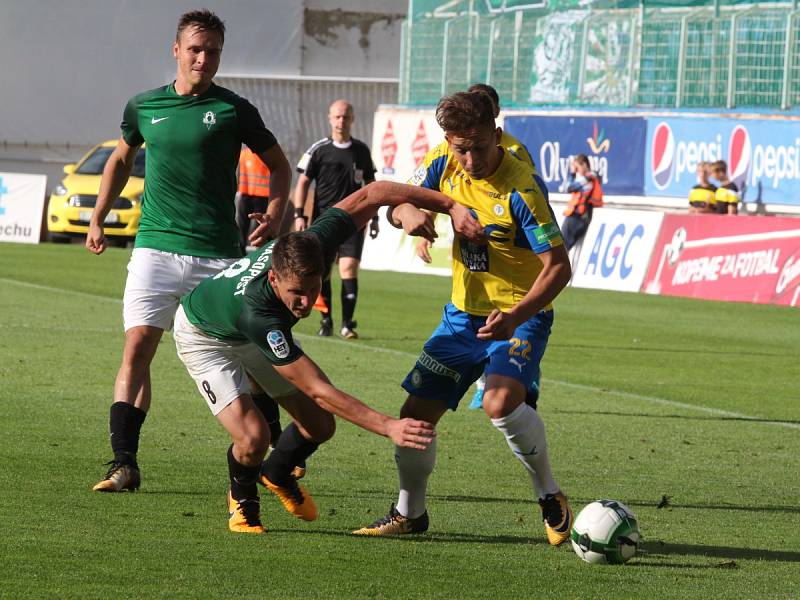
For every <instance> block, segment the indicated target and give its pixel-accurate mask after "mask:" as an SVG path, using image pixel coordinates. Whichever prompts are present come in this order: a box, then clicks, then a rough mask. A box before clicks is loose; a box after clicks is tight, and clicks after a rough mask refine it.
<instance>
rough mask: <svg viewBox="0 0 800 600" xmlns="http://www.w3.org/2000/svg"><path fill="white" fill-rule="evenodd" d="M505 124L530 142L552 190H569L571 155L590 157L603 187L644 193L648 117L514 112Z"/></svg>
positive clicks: (609, 190) (622, 192) (624, 192)
mask: <svg viewBox="0 0 800 600" xmlns="http://www.w3.org/2000/svg"><path fill="white" fill-rule="evenodd" d="M503 128H504V129H505V130H506V131H508V132H509V133H510V134H511V135H513V136H514V137H516V138H517V139H518V140H520V141H521V142H522V143H523V144H525V145H526V146H527V147H528V152H530V154H531V157H533V160H534V162H535V163H536V168H537V169H538V171H539V173H540V175H541V176H542V179H544V181H545V183H546V184H547V189H548V190H549V191H551V192H565V191H566V189H567V185H569V174H570V170H571V165H570V163H571V159H572V158H573V157H574V156H575V155H577V154H585V155H586V156H587V157H588V158H589V162H590V163H591V165H592V170H593V171H595V172H596V173H597V174H598V175H599V176H600V178H601V180H602V183H603V192H604V193H606V194H618V195H632V196H642V195H644V179H645V173H644V165H645V162H644V157H645V140H646V122H645V119H644V118H642V117H602V116H598V117H561V116H547V115H530V116H509V117H506V118H505V119H504V125H503Z"/></svg>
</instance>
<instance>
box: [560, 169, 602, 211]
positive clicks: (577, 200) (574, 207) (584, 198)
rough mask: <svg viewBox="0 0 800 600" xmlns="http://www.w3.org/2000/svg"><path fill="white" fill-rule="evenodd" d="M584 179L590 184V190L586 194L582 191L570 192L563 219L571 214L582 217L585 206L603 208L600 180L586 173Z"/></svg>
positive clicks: (592, 174)
mask: <svg viewBox="0 0 800 600" xmlns="http://www.w3.org/2000/svg"><path fill="white" fill-rule="evenodd" d="M586 179H588V180H589V181H591V182H592V189H591V190H589V191H588V192H587V191H584V190H577V191H575V192H572V196H571V197H570V199H569V203H568V204H567V208H566V209H565V210H564V216H565V217H569V216H570V215H573V214H577V215H578V216H583V215H584V214H585V213H586V207H587V206H593V207H594V208H600V207H601V206H603V186H602V185H600V178H599V177H597V175H595V174H594V173H587V175H586Z"/></svg>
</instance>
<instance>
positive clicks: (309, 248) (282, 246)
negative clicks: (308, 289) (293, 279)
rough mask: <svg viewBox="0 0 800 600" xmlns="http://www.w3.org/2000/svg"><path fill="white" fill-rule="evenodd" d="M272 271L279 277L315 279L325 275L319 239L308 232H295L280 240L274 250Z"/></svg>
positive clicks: (283, 236)
mask: <svg viewBox="0 0 800 600" xmlns="http://www.w3.org/2000/svg"><path fill="white" fill-rule="evenodd" d="M272 270H273V271H275V273H276V274H277V275H278V277H281V278H283V277H286V276H291V275H294V276H297V277H303V278H304V277H313V276H315V275H319V276H320V277H322V275H323V274H324V273H325V260H324V259H323V257H322V246H321V245H320V243H319V238H317V236H316V235H315V234H313V233H309V232H307V231H295V232H293V233H287V234H286V235H282V236H281V237H279V238H278V241H277V242H275V245H274V246H273V248H272Z"/></svg>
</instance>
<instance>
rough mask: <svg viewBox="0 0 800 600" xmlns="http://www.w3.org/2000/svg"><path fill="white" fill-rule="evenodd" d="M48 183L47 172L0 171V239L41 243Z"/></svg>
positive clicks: (0, 240)
mask: <svg viewBox="0 0 800 600" xmlns="http://www.w3.org/2000/svg"><path fill="white" fill-rule="evenodd" d="M46 185H47V177H46V176H45V175H27V174H22V173H0V242H22V243H27V244H38V243H39V236H40V234H41V229H42V213H43V211H44V202H45V187H46Z"/></svg>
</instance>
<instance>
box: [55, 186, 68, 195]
mask: <svg viewBox="0 0 800 600" xmlns="http://www.w3.org/2000/svg"><path fill="white" fill-rule="evenodd" d="M53 195H54V196H66V195H67V188H65V187H64V186H63V185H57V186H56V187H55V189H54V190H53Z"/></svg>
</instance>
